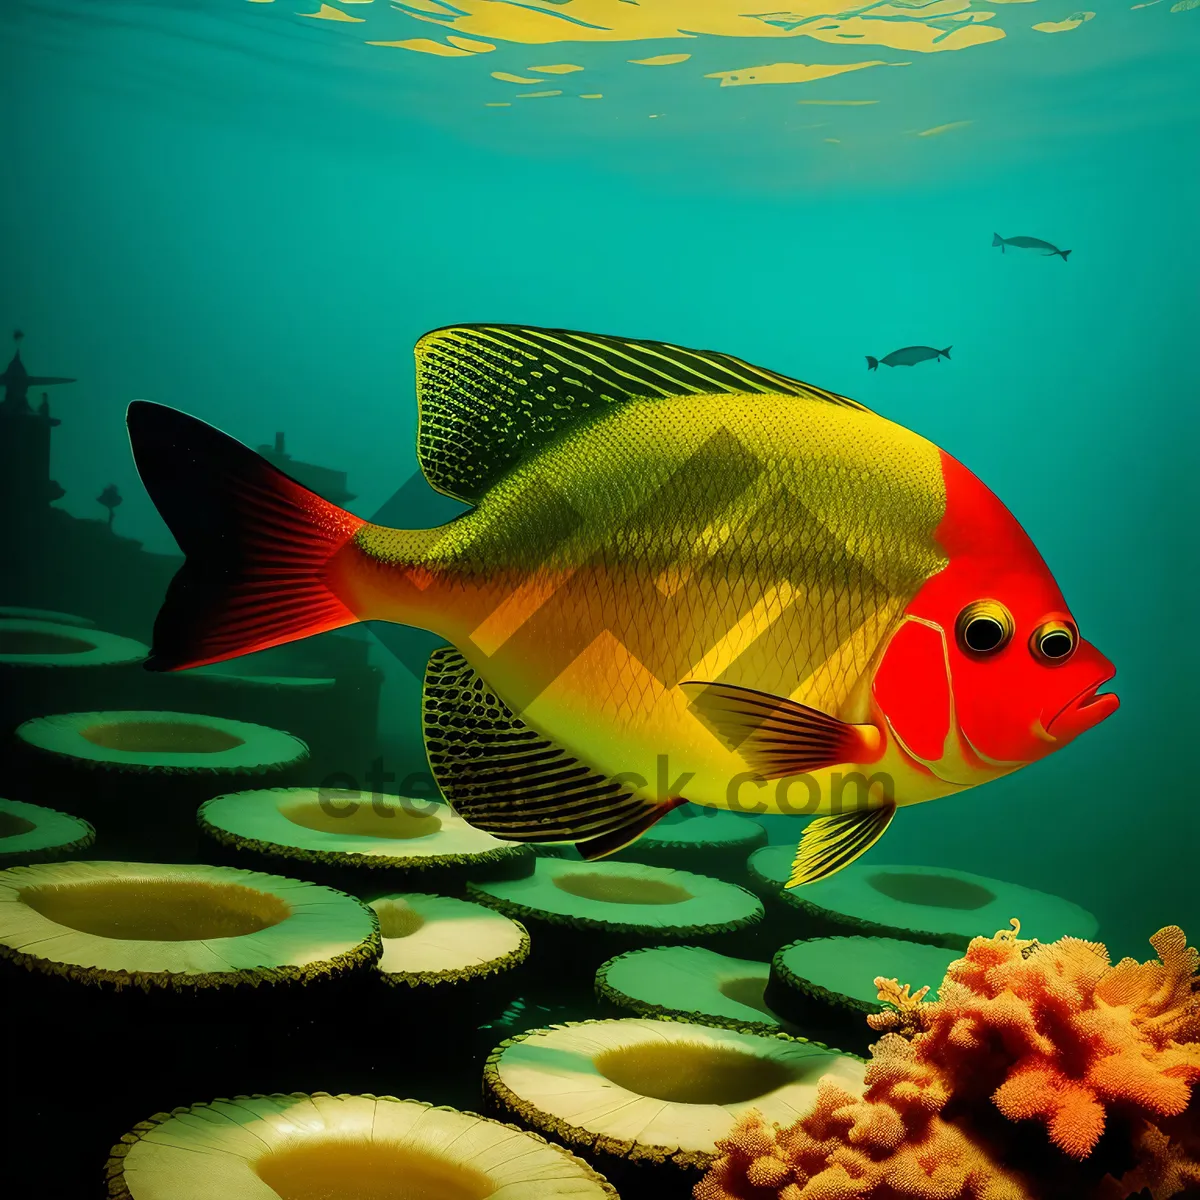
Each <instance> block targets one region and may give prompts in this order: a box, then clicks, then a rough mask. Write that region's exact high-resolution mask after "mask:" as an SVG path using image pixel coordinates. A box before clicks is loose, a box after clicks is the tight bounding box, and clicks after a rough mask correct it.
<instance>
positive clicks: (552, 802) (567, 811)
mask: <svg viewBox="0 0 1200 1200" xmlns="http://www.w3.org/2000/svg"><path fill="white" fill-rule="evenodd" d="M422 719H423V724H424V732H425V749H426V752H427V753H428V755H429V765H430V768H431V770H432V771H433V776H434V778H435V779H436V780H437V784H438V787H440V788H441V790H442V793H443V794H444V795H445V797H446V799H447V800H448V801H449V802H450V805H451V807H452V808H453V809H454V811H455V812H457V813H458V815H459V816H461V817H462V818H463V819H464V820H465V821H467V822H468V823H469V824H471V825H473V826H474V827H475V828H476V829H480V830H482V831H483V832H484V833H490V834H492V835H493V836H494V837H499V838H507V839H508V840H510V841H515V842H583V843H585V844H590V843H591V842H592V841H593V839H604V840H603V841H601V842H600V843H599V845H598V847H597V850H596V852H595V853H593V854H589V855H588V857H594V858H600V857H603V855H605V854H611V853H613V852H614V851H616V850H619V849H620V848H621V847H622V846H625V845H628V844H629V843H630V842H631V841H633V840H634V839H635V838H637V837H638V836H639V835H640V834H641V833H643V832H645V830H647V829H649V828H650V826H651V825H653V824H654V822H655V821H656V820H658V818H659V817H661V816H665V815H666V814H667V813H668V812H669V811H670V810H671V808H672V807H674V806H673V805H672V804H665V805H656V804H654V803H653V802H652V801H648V800H643V799H641V798H639V797H637V796H635V795H633V793H632V792H630V791H628V790H627V789H625V788H623V787H622V786H621V785H620V784H618V783H617V782H616V781H615V780H612V779H609V778H606V777H605V776H603V775H601V774H599V773H598V772H596V771H593V770H592V769H591V768H590V767H588V766H586V765H585V764H583V763H581V762H579V761H578V760H577V759H575V758H573V757H572V756H571V755H570V754H568V753H567V752H566V751H565V750H563V749H562V748H561V747H559V746H557V745H555V744H554V743H553V742H552V741H550V740H549V739H548V738H546V737H544V736H543V735H542V734H540V733H538V732H537V731H536V730H534V729H531V728H530V727H529V726H528V725H526V724H525V723H524V722H523V721H522V720H521V719H520V718H519V717H517V716H515V715H514V714H513V712H512V711H511V710H510V709H509V708H508V707H507V706H506V705H505V704H504V702H503V701H502V700H501V699H500V698H499V697H498V696H496V695H495V694H494V693H493V692H492V691H491V689H490V688H489V687H488V686H487V684H486V683H484V681H483V680H482V679H481V678H480V677H479V675H478V674H476V672H475V670H474V669H473V668H472V667H471V665H470V664H469V663H468V662H467V660H466V659H465V658H463V656H462V655H461V654H460V653H459V652H458V651H457V650H455V649H453V648H452V647H445V648H443V649H440V650H435V651H434V653H433V654H432V655H431V656H430V659H429V665H428V667H427V668H426V670H425V687H424V692H423V696H422ZM660 810H661V811H660ZM581 849H584V848H583V847H581Z"/></svg>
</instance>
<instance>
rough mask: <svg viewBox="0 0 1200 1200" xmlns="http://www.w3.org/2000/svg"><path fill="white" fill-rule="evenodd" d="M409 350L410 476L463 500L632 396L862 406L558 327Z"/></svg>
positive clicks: (456, 337) (749, 371)
mask: <svg viewBox="0 0 1200 1200" xmlns="http://www.w3.org/2000/svg"><path fill="white" fill-rule="evenodd" d="M415 353H416V360H417V401H418V405H419V408H420V418H419V424H418V429H417V454H418V457H419V459H420V462H421V470H422V471H423V472H424V473H425V478H426V479H428V481H429V482H430V484H432V485H433V486H434V487H435V488H437V490H438V491H440V492H444V493H445V494H446V495H449V496H453V497H454V498H455V499H457V500H462V501H464V502H466V503H468V504H475V503H478V501H479V499H480V497H481V496H483V494H484V493H485V492H486V491H487V490H488V489H489V488H490V487H491V486H492V485H493V484H494V483H495V482H496V481H497V480H498V479H500V478H501V477H502V476H504V475H505V474H507V473H508V472H509V471H510V470H512V468H513V467H515V466H516V465H517V464H518V463H519V462H521V461H522V460H523V459H524V458H526V457H528V456H529V455H530V454H531V453H534V452H536V451H538V450H541V449H542V448H543V447H544V446H546V445H547V444H548V443H549V442H550V441H552V440H553V439H554V438H555V437H557V436H558V435H559V434H561V433H562V432H563V431H564V430H567V429H570V428H571V427H572V426H574V425H575V424H577V423H579V422H581V421H584V420H587V419H590V418H591V417H594V416H596V415H597V414H598V413H601V412H603V411H604V410H605V409H606V408H607V407H609V406H611V405H614V404H620V403H623V402H624V401H627V400H631V399H653V398H655V397H664V396H690V395H720V394H723V393H726V392H734V393H745V392H750V393H765V394H775V395H779V394H783V395H787V396H807V397H809V398H810V399H814V400H824V401H827V402H828V403H831V404H838V405H842V406H844V407H848V408H855V409H860V410H863V406H862V405H861V404H858V403H857V402H855V401H853V400H848V399H846V397H844V396H839V395H837V394H836V393H834V392H827V391H825V390H824V389H822V388H817V387H813V386H811V385H810V384H807V383H801V382H800V381H799V380H796V379H789V378H788V377H787V376H786V375H777V374H776V373H775V372H774V371H766V370H763V369H762V368H761V367H754V366H751V365H750V364H749V363H746V362H743V361H742V360H741V359H739V358H734V357H733V356H732V355H729V354H718V353H715V352H713V351H708V350H688V349H686V348H685V347H683V346H672V345H669V344H667V343H665V342H649V341H636V340H633V339H629V338H617V337H607V336H604V335H603V334H591V333H573V332H570V331H569V330H564V329H531V328H525V327H523V326H518V325H455V326H451V327H449V328H446V329H438V330H435V331H434V332H433V333H427V334H426V335H425V336H424V337H423V338H422V339H421V340H420V341H419V342H418V343H417V347H416V352H415ZM863 411H865V410H863Z"/></svg>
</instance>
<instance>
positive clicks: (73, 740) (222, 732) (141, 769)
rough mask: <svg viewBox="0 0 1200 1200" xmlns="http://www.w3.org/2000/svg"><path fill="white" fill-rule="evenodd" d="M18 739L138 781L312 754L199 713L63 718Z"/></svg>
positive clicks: (37, 724)
mask: <svg viewBox="0 0 1200 1200" xmlns="http://www.w3.org/2000/svg"><path fill="white" fill-rule="evenodd" d="M17 737H18V739H19V740H20V741H21V742H22V743H23V744H24V745H26V746H30V747H32V748H34V749H37V750H41V751H43V752H44V753H46V754H50V755H53V756H55V757H56V758H60V759H70V760H72V761H73V762H76V763H79V764H80V765H81V766H84V767H99V768H101V769H103V770H110V771H121V772H127V773H129V774H134V775H137V774H142V773H161V774H168V775H171V774H174V775H190V774H206V775H214V776H216V775H226V774H228V775H239V774H257V773H259V772H265V771H270V770H273V769H278V768H280V767H287V766H292V765H294V764H296V763H299V762H301V761H302V760H303V759H304V757H305V756H306V754H307V749H306V747H305V745H304V743H303V742H302V741H300V739H299V738H294V737H292V735H291V734H290V733H282V732H280V731H279V730H278V729H268V728H267V727H266V726H265V725H252V724H249V723H248V722H246V721H229V720H226V719H225V718H224V717H210V716H201V715H198V714H196V713H173V712H88V713H62V714H59V715H57V716H52V717H41V718H39V719H38V720H35V721H27V722H26V723H25V724H24V725H22V726H21V727H20V728H19V729H18V730H17Z"/></svg>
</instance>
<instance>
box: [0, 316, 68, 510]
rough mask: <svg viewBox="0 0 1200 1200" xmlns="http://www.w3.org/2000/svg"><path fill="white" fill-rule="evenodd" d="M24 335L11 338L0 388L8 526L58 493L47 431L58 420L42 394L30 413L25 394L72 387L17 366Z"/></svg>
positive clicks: (0, 465)
mask: <svg viewBox="0 0 1200 1200" xmlns="http://www.w3.org/2000/svg"><path fill="white" fill-rule="evenodd" d="M23 337H24V334H22V333H21V331H20V330H19V329H18V330H17V331H16V332H15V333H14V334H13V341H14V342H16V343H17V350H16V353H14V354H13V356H12V361H11V362H10V363H9V364H8V367H7V369H6V370H5V372H4V374H3V375H0V384H3V386H4V398H3V400H0V520H3V521H12V520H20V519H21V518H24V519H26V520H28V518H29V517H30V515H34V516H36V514H38V513H40V512H41V511H42V510H43V509H45V508H46V507H47V506H48V505H49V504H50V503H51V502H52V501H53V500H57V499H58V498H59V497H60V496H61V495H62V494H63V492H62V489H61V488H60V487H59V486H58V485H57V484H56V483H55V482H54V481H53V480H52V479H51V478H50V430H51V429H53V428H54V426H55V425H57V424H58V421H57V420H56V419H55V418H54V417H52V416H51V415H50V401H49V399H48V398H47V397H46V396H45V394H43V395H42V402H41V404H40V406H39V407H38V409H37V411H36V412H35V411H34V410H33V409H32V408H31V407H30V405H29V389H30V388H31V387H46V386H48V385H50V384H55V383H74V382H75V380H73V379H66V378H63V377H61V376H57V375H30V374H29V372H28V371H27V370H26V369H25V364H24V363H23V362H22V361H21V349H20V343H21V339H22V338H23Z"/></svg>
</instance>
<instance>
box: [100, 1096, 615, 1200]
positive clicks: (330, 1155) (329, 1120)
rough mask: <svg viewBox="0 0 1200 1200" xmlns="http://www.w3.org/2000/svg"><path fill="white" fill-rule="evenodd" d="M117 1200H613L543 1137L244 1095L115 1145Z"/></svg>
mask: <svg viewBox="0 0 1200 1200" xmlns="http://www.w3.org/2000/svg"><path fill="white" fill-rule="evenodd" d="M107 1176H108V1195H109V1196H110V1197H111V1198H112V1200H209V1197H211V1196H214V1195H219V1196H222V1197H224V1198H225V1200H249V1198H250V1197H262V1196H264V1195H270V1196H286V1197H291V1198H292V1200H299V1198H301V1197H307V1198H308V1200H314V1198H316V1197H319V1196H360V1197H368V1196H371V1197H403V1196H408V1197H415V1196H423V1197H428V1198H430V1200H481V1198H483V1197H487V1196H492V1195H497V1194H502V1195H504V1196H506V1197H509V1198H510V1200H556V1198H558V1200H617V1194H616V1192H615V1191H614V1190H613V1188H612V1186H611V1185H610V1184H609V1183H608V1182H607V1180H605V1179H604V1178H603V1177H602V1176H600V1175H597V1174H596V1172H595V1171H593V1170H592V1169H591V1168H590V1167H589V1166H588V1165H587V1164H586V1163H584V1162H583V1161H582V1160H580V1159H579V1158H576V1157H575V1155H573V1154H571V1153H570V1152H568V1151H566V1150H563V1149H561V1148H560V1147H558V1146H553V1145H550V1144H548V1143H547V1142H546V1141H545V1140H544V1139H543V1138H540V1137H538V1136H537V1135H536V1134H532V1133H527V1132H524V1131H522V1130H519V1129H515V1128H513V1127H512V1126H511V1125H503V1124H501V1123H500V1122H499V1121H491V1120H488V1119H487V1118H485V1117H479V1116H476V1115H475V1114H474V1113H468V1112H459V1111H458V1110H456V1109H453V1108H434V1107H433V1106H432V1105H430V1104H424V1103H421V1102H419V1101H416V1100H397V1099H396V1098H394V1097H392V1096H371V1095H360V1096H350V1095H340V1096H331V1095H329V1094H328V1093H325V1092H315V1093H313V1094H312V1095H304V1094H301V1093H297V1094H294V1095H290V1096H283V1095H274V1096H238V1097H235V1098H233V1099H232V1100H213V1101H212V1102H211V1103H207V1104H195V1105H192V1106H191V1107H190V1108H177V1109H175V1110H174V1112H171V1113H159V1114H158V1115H157V1116H154V1117H151V1118H150V1119H149V1120H148V1121H142V1122H140V1123H139V1124H138V1125H136V1126H135V1127H134V1128H133V1130H132V1131H131V1132H129V1133H127V1134H126V1135H125V1136H124V1137H123V1138H122V1139H121V1141H120V1142H119V1143H118V1144H117V1145H116V1146H114V1147H113V1149H112V1155H111V1157H110V1159H109V1161H108V1167H107Z"/></svg>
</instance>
